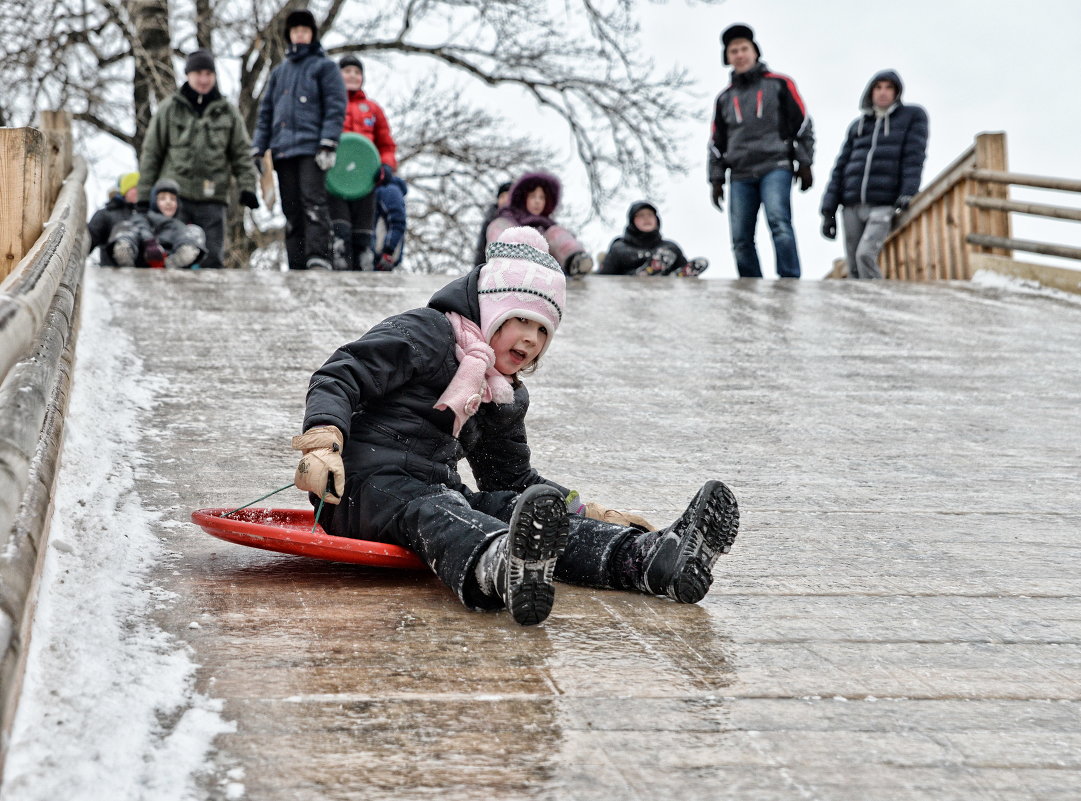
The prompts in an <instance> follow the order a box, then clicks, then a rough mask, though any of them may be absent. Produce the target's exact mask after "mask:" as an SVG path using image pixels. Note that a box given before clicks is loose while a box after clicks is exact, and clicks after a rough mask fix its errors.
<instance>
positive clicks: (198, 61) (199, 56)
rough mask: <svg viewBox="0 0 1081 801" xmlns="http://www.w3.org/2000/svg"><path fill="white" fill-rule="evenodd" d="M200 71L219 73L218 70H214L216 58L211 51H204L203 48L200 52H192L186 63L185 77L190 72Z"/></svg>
mask: <svg viewBox="0 0 1081 801" xmlns="http://www.w3.org/2000/svg"><path fill="white" fill-rule="evenodd" d="M199 70H210V71H211V72H217V70H215V69H214V56H212V55H211V54H210V51H209V50H204V49H203V48H201V47H200V48H199V49H198V50H193V51H191V55H189V56H188V60H187V61H185V62H184V74H185V75H187V74H188V73H189V72H198V71H199Z"/></svg>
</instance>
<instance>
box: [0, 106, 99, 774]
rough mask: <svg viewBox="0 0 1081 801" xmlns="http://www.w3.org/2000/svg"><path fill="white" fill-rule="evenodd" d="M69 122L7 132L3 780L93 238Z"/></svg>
mask: <svg viewBox="0 0 1081 801" xmlns="http://www.w3.org/2000/svg"><path fill="white" fill-rule="evenodd" d="M66 122H67V116H66V115H64V114H46V115H43V117H42V120H41V122H40V123H39V124H40V125H41V126H42V127H41V128H40V129H34V128H17V129H4V130H0V149H2V152H3V156H2V157H0V198H2V200H0V236H2V237H3V239H2V242H0V245H2V249H0V255H2V263H0V777H2V774H3V763H4V756H5V751H6V748H7V743H8V735H9V733H10V728H11V723H12V720H13V717H14V714H15V705H16V700H17V698H18V695H19V688H20V686H21V680H22V675H23V671H24V668H25V663H26V650H27V644H28V641H29V636H30V624H31V621H32V619H33V612H34V598H35V597H36V593H35V588H36V584H37V580H38V576H39V574H40V570H41V564H42V560H43V555H44V554H45V552H46V546H47V538H48V531H49V520H50V516H51V513H52V497H53V484H54V481H55V478H56V472H57V466H58V463H59V456H60V443H61V440H62V437H63V430H64V411H65V408H66V405H67V397H68V389H69V387H70V384H71V370H72V363H73V361H74V352H75V334H76V330H77V321H78V308H79V303H78V297H79V282H80V278H81V277H82V274H83V265H84V264H85V262H86V255H87V249H88V246H89V238H90V237H89V235H88V233H87V228H86V186H85V184H86V164H85V163H84V162H83V160H82V159H74V160H73V159H72V158H71V133H70V128H69V127H67V126H66V125H65V123H66ZM20 159H21V160H20ZM65 166H66V167H67V168H68V169H69V171H68V172H67V173H65V174H63V175H61V170H63V169H64V168H65Z"/></svg>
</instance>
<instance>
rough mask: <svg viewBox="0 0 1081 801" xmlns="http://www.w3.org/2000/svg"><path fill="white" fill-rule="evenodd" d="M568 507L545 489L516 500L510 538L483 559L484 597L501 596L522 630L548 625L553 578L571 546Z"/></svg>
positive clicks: (560, 497) (530, 489)
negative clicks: (565, 552) (546, 622)
mask: <svg viewBox="0 0 1081 801" xmlns="http://www.w3.org/2000/svg"><path fill="white" fill-rule="evenodd" d="M569 530H570V524H569V522H568V520H567V503H566V500H565V499H564V498H563V495H562V493H560V492H559V490H557V489H555V488H554V487H549V486H547V485H544V484H539V485H535V486H532V487H527V488H526V490H525V491H524V492H523V493H522V494H521V495H520V496H518V502H517V503H516V504H515V507H514V512H513V513H512V514H511V518H510V528H509V530H508V531H507V533H506V534H502V535H500V536H499V537H497V538H496V539H495V540H494V541H493V542H492V544H491V545H490V546H488V548H487V550H485V552H484V553H483V554H481V557H480V561H479V562H478V563H477V569H476V576H477V583H478V584H479V585H480V589H481V591H482V592H484V593H485V594H486V595H498V596H499V598H501V599H502V600H503V602H504V603H505V604H506V606H507V609H508V610H509V611H510V613H511V615H513V617H514V620H515V621H516V622H518V623H520V624H521V625H523V626H534V625H536V624H538V623H541V622H543V621H544V619H545V618H547V617H548V614H549V613H550V612H551V611H552V603H553V601H554V600H555V587H554V586H553V578H552V577H553V574H554V572H555V566H556V561H557V560H558V559H559V557H560V554H562V553H563V549H564V548H566V547H567V533H568V531H569Z"/></svg>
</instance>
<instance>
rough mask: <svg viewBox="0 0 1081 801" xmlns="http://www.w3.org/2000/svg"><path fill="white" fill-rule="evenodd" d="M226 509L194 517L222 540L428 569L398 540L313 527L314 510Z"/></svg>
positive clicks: (329, 557)
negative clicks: (338, 533)
mask: <svg viewBox="0 0 1081 801" xmlns="http://www.w3.org/2000/svg"><path fill="white" fill-rule="evenodd" d="M228 511H229V509H227V508H223V509H196V510H195V511H194V512H192V513H191V522H193V523H195V524H196V525H197V526H200V527H201V528H202V529H203V531H205V532H206V533H207V534H211V535H213V536H215V537H217V538H218V539H222V540H226V541H228V542H235V543H237V544H238V545H249V546H251V547H252V548H262V549H263V550H266V551H277V552H278V553H291V554H295V555H297V556H310V557H312V558H313V559H326V560H328V561H331V562H351V563H353V564H356V565H371V566H373V567H396V568H399V569H401V570H427V569H428V566H427V565H426V564H424V562H422V561H421V560H420V557H419V556H417V555H416V554H415V553H413V552H412V551H410V550H408V549H406V548H401V547H399V546H397V545H390V544H388V543H385V542H369V541H368V540H354V539H350V538H349V537H335V536H334V535H332V534H327V533H326V532H325V531H323V527H322V526H319V527H318V528H316V529H315V531H314V532H313V531H312V525H313V524H314V523H315V513H314V512H312V510H311V509H252V508H248V509H241V510H240V511H238V512H234V513H233V514H231V515H230V516H229V517H222V515H223V514H225V513H226V512H228Z"/></svg>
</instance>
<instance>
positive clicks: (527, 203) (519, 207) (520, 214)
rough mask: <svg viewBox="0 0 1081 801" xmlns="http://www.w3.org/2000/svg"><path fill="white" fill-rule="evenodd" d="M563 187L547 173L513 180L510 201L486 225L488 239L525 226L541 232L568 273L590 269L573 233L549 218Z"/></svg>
mask: <svg viewBox="0 0 1081 801" xmlns="http://www.w3.org/2000/svg"><path fill="white" fill-rule="evenodd" d="M562 192H563V186H562V184H560V182H559V179H558V178H556V177H555V176H554V175H552V174H551V173H547V172H529V173H526V174H525V175H523V176H522V177H521V178H519V179H518V180H517V181H515V182H514V186H512V187H511V189H510V202H509V203H507V205H506V206H505V207H504V208H502V209H500V210H499V214H498V215H496V218H495V219H494V220H492V221H491V222H490V223H489V224H488V231H487V234H488V241H489V242H494V241H495V240H496V239H498V238H499V235H500V234H501V233H503V232H504V231H506V230H507V229H508V228H510V227H512V226H517V225H528V226H529V227H530V228H536V229H537V230H538V231H540V232H541V233H542V234H543V235H544V239H545V241H546V242H547V243H548V252H549V253H551V255H552V257H553V258H554V259H555V260H556V261H557V262H559V265H560V266H561V267H562V268H563V272H565V273H566V274H567V275H570V276H576V275H585V274H586V273H588V272H589V271H590V270H592V269H593V258H592V257H591V256H590V255H589V254H588V253H586V252H585V247H583V245H582V243H581V242H579V241H578V240H577V239H575V237H574V234H572V233H571V232H570V231H568V230H567V229H566V228H564V227H563V226H561V225H559V224H557V223H556V221H555V220H553V219H552V214H553V213H554V212H555V210H556V209H557V208H558V207H559V199H560V195H561V194H562Z"/></svg>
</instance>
